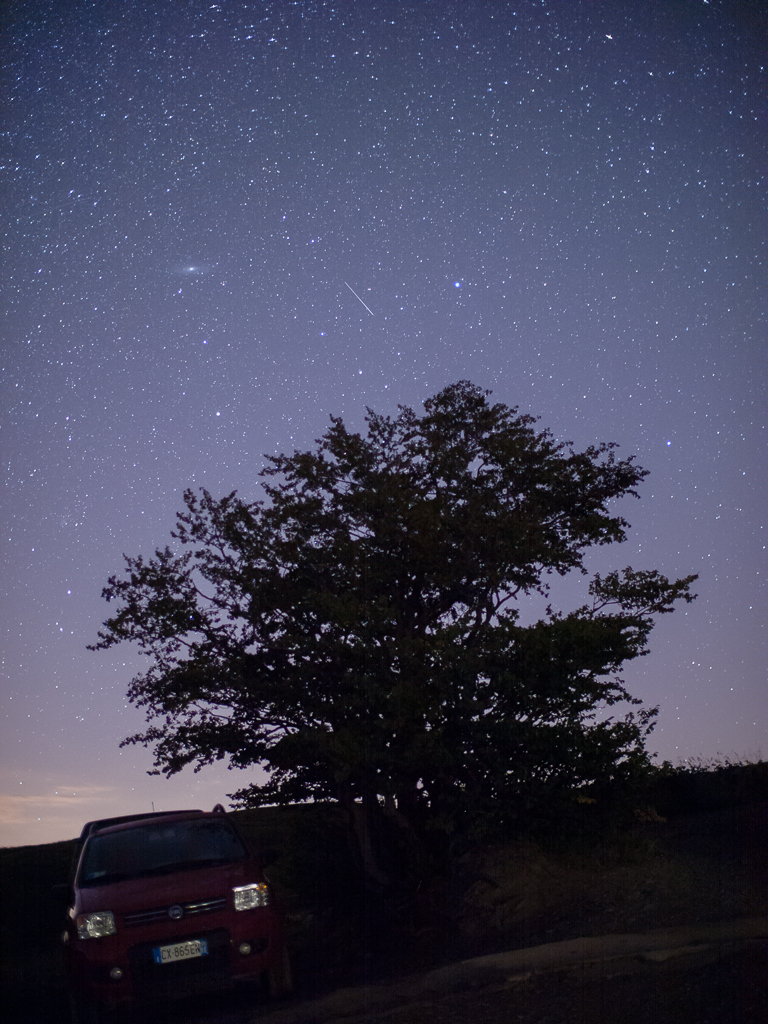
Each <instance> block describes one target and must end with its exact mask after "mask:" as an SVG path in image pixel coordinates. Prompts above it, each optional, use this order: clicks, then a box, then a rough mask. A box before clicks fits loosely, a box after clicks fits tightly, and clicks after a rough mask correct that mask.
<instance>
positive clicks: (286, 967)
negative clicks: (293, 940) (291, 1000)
mask: <svg viewBox="0 0 768 1024" xmlns="http://www.w3.org/2000/svg"><path fill="white" fill-rule="evenodd" d="M264 980H265V982H266V989H267V996H268V998H269V999H287V998H288V996H289V995H290V994H291V992H292V991H293V976H292V974H291V958H290V957H289V955H288V950H287V949H286V948H285V946H283V952H282V956H281V958H280V964H279V966H277V967H273V968H271V969H270V970H269V971H267V972H266V975H265V979H264Z"/></svg>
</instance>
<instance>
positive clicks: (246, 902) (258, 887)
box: [232, 882, 269, 910]
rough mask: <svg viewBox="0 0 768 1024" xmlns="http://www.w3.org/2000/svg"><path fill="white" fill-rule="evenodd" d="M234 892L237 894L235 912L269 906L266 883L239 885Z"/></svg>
mask: <svg viewBox="0 0 768 1024" xmlns="http://www.w3.org/2000/svg"><path fill="white" fill-rule="evenodd" d="M232 892H233V893H234V894H235V910H253V908H254V907H266V906H267V905H268V904H269V888H268V886H267V884H266V882H253V883H252V884H251V885H238V886H236V887H235V888H234V889H233V890H232Z"/></svg>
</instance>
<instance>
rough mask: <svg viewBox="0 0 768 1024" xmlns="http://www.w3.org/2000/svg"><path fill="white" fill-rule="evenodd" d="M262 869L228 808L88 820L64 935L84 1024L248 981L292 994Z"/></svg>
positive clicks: (280, 919)
mask: <svg viewBox="0 0 768 1024" xmlns="http://www.w3.org/2000/svg"><path fill="white" fill-rule="evenodd" d="M262 868H263V859H260V858H258V857H255V856H254V855H253V854H252V853H251V852H250V851H249V849H248V847H247V845H246V843H245V841H244V840H243V838H242V837H241V836H240V835H239V833H238V832H237V830H236V828H235V827H234V825H233V824H232V822H231V821H230V820H229V818H228V817H227V816H226V814H225V813H224V809H223V807H221V805H220V804H217V806H216V807H215V808H214V809H213V811H212V812H210V813H206V812H203V811H173V812H164V813H159V814H152V815H131V816H127V817H122V818H108V819H105V820H102V821H93V822H89V823H88V824H87V825H86V826H85V827H84V828H83V831H82V834H81V836H80V845H79V856H78V857H77V865H76V868H75V873H74V877H73V882H72V884H71V886H70V887H69V899H70V905H69V911H68V921H67V930H66V933H65V936H64V941H65V944H66V951H67V961H68V970H69V977H70V982H71V990H72V994H73V1005H74V1006H75V1008H76V1009H75V1016H76V1019H77V1016H78V1014H80V1015H81V1016H84V1017H88V1015H89V1014H92V1013H93V1012H94V1008H96V1007H98V1006H99V1005H101V1006H104V1007H108V1006H114V1005H115V1004H118V1003H122V1002H128V1001H131V1000H133V1001H146V1000H149V1001H155V1000H157V999H159V998H163V997H171V998H172V997H175V996H184V995H189V994H190V993H195V992H199V991H205V990H210V989H212V988H213V989H218V988H221V987H228V986H229V985H230V983H232V982H235V981H240V980H248V979H253V980H258V981H261V982H263V983H265V985H266V987H267V989H268V992H269V994H270V995H272V996H281V995H283V994H285V993H286V992H287V991H288V990H289V988H290V972H289V967H288V959H287V955H286V949H285V934H284V915H283V912H282V909H281V907H280V906H279V905H278V904H277V902H276V901H275V899H274V897H273V894H272V891H271V888H270V886H269V884H268V883H267V881H266V879H265V877H264V873H263V870H262ZM78 1007H80V1008H81V1009H80V1010H79V1011H78V1009H77V1008H78Z"/></svg>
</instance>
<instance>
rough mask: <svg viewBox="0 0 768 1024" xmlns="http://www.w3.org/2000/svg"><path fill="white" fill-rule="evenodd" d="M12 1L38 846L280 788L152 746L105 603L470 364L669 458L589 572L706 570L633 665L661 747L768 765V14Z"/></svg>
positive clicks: (10, 832)
mask: <svg viewBox="0 0 768 1024" xmlns="http://www.w3.org/2000/svg"><path fill="white" fill-rule="evenodd" d="M3 14H4V19H5V22H4V27H3V40H2V42H3V51H4V65H5V77H4V94H5V100H6V102H5V118H4V124H5V131H4V134H3V161H2V162H3V169H2V173H3V175H4V195H5V203H4V211H5V212H4V214H3V221H4V235H5V239H4V240H5V243H6V244H5V256H4V267H3V283H4V285H5V288H4V304H3V316H4V330H3V332H2V360H1V361H0V365H1V366H2V375H1V384H0V387H1V388H2V390H1V392H0V393H1V395H2V404H1V407H0V415H1V417H2V419H1V421H0V423H1V426H0V445H1V446H2V464H3V481H4V490H3V527H4V530H5V533H4V534H3V537H2V540H3V553H2V587H1V588H0V589H1V590H2V599H3V609H2V631H3V652H2V653H3V663H2V682H1V684H0V685H1V686H2V694H3V718H2V731H0V749H1V751H2V752H1V753H0V793H1V794H2V796H0V801H1V802H0V845H17V844H22V843H36V842H44V841H50V840H56V839H64V838H69V837H71V836H72V835H75V834H76V833H77V832H78V831H79V829H80V826H81V825H82V823H83V822H84V821H85V820H87V819H88V818H93V817H98V816H106V815H109V814H120V813H129V812H132V811H140V810H145V809H146V810H149V809H151V804H152V802H154V806H155V808H156V809H161V808H168V807H174V806H177V807H185V806H193V807H203V808H206V809H208V808H210V806H212V805H213V804H214V803H215V802H217V801H219V800H221V801H224V800H225V794H226V793H228V792H232V791H234V790H235V789H237V788H239V787H241V786H243V785H245V784H246V783H247V782H248V781H250V779H251V778H252V777H254V776H253V773H246V775H245V776H244V775H243V774H240V773H232V772H228V771H227V770H226V768H225V767H223V766H221V767H219V768H209V769H206V770H205V771H203V772H201V773H200V774H197V775H195V774H194V773H193V772H192V771H191V770H188V771H185V772H183V773H182V774H181V775H179V776H176V777H174V778H173V779H172V780H170V781H166V780H165V779H163V778H150V777H148V776H147V774H146V771H147V769H148V768H150V767H151V754H150V752H149V751H145V750H143V749H141V748H135V747H130V748H126V749H124V750H120V749H119V746H118V744H119V742H120V740H121V739H122V738H123V737H125V736H126V735H128V734H129V733H132V732H135V731H137V730H139V729H141V728H142V725H143V722H144V719H143V715H142V714H141V713H140V712H139V711H137V710H136V709H134V708H132V707H130V706H128V705H127V702H126V699H125V693H126V690H127V686H128V683H129V681H130V679H131V677H132V676H133V674H134V673H135V672H136V671H138V670H140V669H142V668H143V665H142V661H143V659H142V658H141V657H140V656H139V655H138V654H137V653H136V652H135V651H133V650H131V649H129V648H128V647H125V648H117V649H113V650H111V651H108V652H104V653H98V654H94V653H91V652H89V651H87V650H86V645H87V644H89V643H93V642H94V641H95V639H96V634H97V631H98V628H99V625H100V623H101V622H102V621H103V620H104V618H105V617H106V616H107V614H108V613H109V609H108V607H107V605H106V604H105V603H104V601H103V600H102V598H101V596H100V595H101V588H102V586H103V585H104V584H105V583H106V579H107V577H108V575H109V574H111V573H113V572H119V571H121V569H122V565H123V563H122V553H123V552H125V553H127V554H131V555H137V554H139V553H143V554H145V555H150V554H151V553H152V552H153V551H154V549H155V548H156V547H162V546H165V544H166V543H169V542H170V530H171V529H172V527H173V524H174V518H175V512H176V511H177V510H179V509H180V508H181V507H182V493H183V491H184V489H185V488H187V487H205V488H207V489H208V490H209V491H211V492H212V493H213V494H214V495H215V496H221V495H223V494H225V493H228V492H230V491H232V490H235V489H237V490H238V492H239V493H240V495H241V496H243V497H245V498H249V499H250V498H256V497H257V496H258V495H259V481H258V473H259V470H260V469H261V468H262V466H263V465H264V458H263V454H264V453H273V454H274V453H277V452H282V451H288V452H290V451H293V449H294V448H298V449H307V448H310V447H312V446H313V444H314V440H315V439H316V438H318V437H319V436H320V435H321V434H322V433H323V432H324V431H325V429H326V428H327V426H329V423H330V421H329V415H330V414H334V415H341V416H343V417H344V419H345V421H346V422H347V424H348V425H350V426H351V427H353V428H355V429H360V428H362V427H363V424H364V420H363V417H364V414H365V407H366V406H370V407H371V408H373V409H375V410H376V411H378V412H381V413H386V414H395V413H396V412H397V405H398V403H401V404H405V405H410V406H412V407H414V409H415V410H416V411H417V412H419V413H421V412H422V405H421V403H422V402H423V400H424V399H425V398H427V397H429V396H431V395H433V394H435V393H436V392H437V391H439V390H440V389H442V388H443V387H445V386H446V385H448V384H451V383H454V382H455V381H457V380H460V379H468V380H470V381H472V382H473V383H474V384H476V385H479V386H481V387H483V388H488V389H490V390H492V391H493V401H501V402H504V403H506V404H508V405H511V406H518V407H519V410H520V412H525V413H533V414H534V415H538V416H540V417H541V421H540V423H541V426H542V427H548V428H550V429H551V430H552V432H553V433H554V435H555V436H556V437H557V438H559V439H561V440H565V439H570V440H573V442H574V443H575V444H576V446H577V447H584V446H586V445H589V444H593V443H596V442H599V441H616V442H618V443H619V445H620V448H619V451H618V454H619V456H620V457H626V456H627V455H629V454H632V453H636V456H637V461H638V463H639V464H640V465H641V466H643V467H645V468H647V469H649V470H650V471H651V475H650V476H649V477H648V478H647V480H646V481H645V482H644V483H643V485H642V487H641V500H640V501H635V500H633V499H627V500H626V501H625V502H624V503H622V505H620V506H618V507H617V508H618V510H620V511H621V513H622V514H624V515H626V517H627V518H628V519H629V521H630V522H631V523H632V530H631V531H630V537H629V540H628V541H627V542H626V543H625V544H624V545H623V546H621V547H618V546H613V547H611V548H608V549H600V551H599V552H597V553H596V555H595V557H594V558H592V560H591V562H590V565H591V567H593V568H596V569H598V570H600V571H604V570H605V569H606V568H608V567H615V568H620V567H623V566H625V565H632V566H633V567H634V568H636V569H650V568H656V569H659V570H660V571H662V572H664V573H665V574H666V575H668V576H670V577H675V578H677V577H679V576H685V575H688V574H689V573H694V572H695V573H699V574H700V579H699V581H698V583H697V584H696V586H695V589H696V590H697V591H698V593H699V599H698V600H697V601H696V602H695V603H694V604H692V605H690V606H685V607H684V608H683V609H680V610H678V611H677V612H676V613H675V614H673V615H670V616H665V617H664V618H663V620H662V621H661V623H660V624H659V626H658V627H657V629H656V630H655V631H654V633H653V634H652V637H651V646H652V653H651V654H650V655H649V656H648V657H646V658H643V659H640V660H639V661H638V662H636V663H635V664H633V665H632V666H630V667H629V668H628V670H627V672H626V674H625V678H626V681H627V685H628V687H629V689H630V691H631V692H632V693H634V694H635V695H637V696H639V697H641V698H642V699H643V700H644V701H645V702H646V703H648V704H651V705H653V704H657V703H658V704H660V705H661V713H660V717H659V724H658V726H657V729H656V731H655V733H654V734H653V735H652V737H651V743H650V748H651V750H652V751H658V755H659V758H667V759H669V760H672V761H673V762H676V761H677V760H679V759H682V758H696V757H703V758H711V757H715V756H716V755H718V754H720V755H726V756H730V757H735V758H744V757H750V758H755V757H758V756H761V755H763V756H764V755H765V754H766V752H767V751H766V743H765V737H766V691H765V687H764V678H765V640H764V628H763V625H764V603H763V602H764V592H763V591H762V589H761V571H762V570H763V568H764V539H763V537H762V535H761V528H762V520H763V515H762V514H761V513H762V512H763V510H764V509H765V507H766V494H765V490H766V487H765V480H766V474H765V460H764V458H763V457H762V455H759V454H758V448H759V442H758V433H759V430H760V427H761V426H762V421H763V412H764V407H763V408H761V401H760V400H761V397H762V396H764V394H765V370H764V359H763V356H764V352H763V351H760V352H759V350H762V349H763V345H762V344H761V342H762V339H763V335H762V334H761V329H760V326H759V298H760V293H761V292H762V291H763V288H764V285H765V279H764V276H763V270H762V264H761V259H760V255H761V252H760V250H761V244H762V242H763V239H764V237H765V222H764V220H763V213H762V207H761V204H760V184H759V181H760V173H761V170H762V152H761V146H760V133H761V127H760V125H759V118H760V117H762V108H763V102H764V101H763V97H762V96H761V94H760V91H759V85H758V76H759V73H760V70H761V69H760V67H759V64H760V59H761V55H762V50H763V42H762V41H764V38H765V29H766V24H765V21H764V20H763V19H762V14H761V4H759V3H746V2H737V0H710V2H707V0H663V2H662V0H659V2H654V0H605V2H597V0H593V2H576V0H572V2H565V0H561V2H543V0H541V2H537V0H529V2H525V0H517V2H508V3H507V2H501V0H499V2H493V0H466V2H458V0H457V2H451V0H414V2H400V0H381V2H366V0H359V2H352V0H347V2H340V3H331V2H328V3H319V2H317V3H316V2H301V3H291V2H287V0H278V2H261V3H260V2H255V0H250V2H243V0H221V2H219V3H211V2H210V0H205V2H197V0H174V2H172V3H171V2H167V0H156V2H154V3H151V2H134V0H58V2H52V0H26V2H24V0H22V2H7V3H6V4H5V5H4V10H3ZM763 14H764V11H763ZM761 40H762V41H761ZM579 585H581V584H579ZM576 591H577V586H576V584H575V583H569V584H567V585H566V586H565V587H564V588H562V590H561V592H560V595H561V596H560V598H559V599H561V600H562V601H563V602H564V604H563V606H564V607H569V606H572V605H573V604H574V603H575V602H576V601H577V594H576Z"/></svg>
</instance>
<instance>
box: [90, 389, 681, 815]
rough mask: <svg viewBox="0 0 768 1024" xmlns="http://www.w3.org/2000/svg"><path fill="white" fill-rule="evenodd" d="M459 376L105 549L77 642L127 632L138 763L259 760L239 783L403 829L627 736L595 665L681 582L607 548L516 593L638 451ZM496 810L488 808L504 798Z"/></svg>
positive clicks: (613, 760)
mask: <svg viewBox="0 0 768 1024" xmlns="http://www.w3.org/2000/svg"><path fill="white" fill-rule="evenodd" d="M489 394H490V393H489V392H483V391H481V390H480V389H478V388H476V387H474V386H473V385H471V384H470V383H468V382H466V381H462V382H459V383H458V384H455V385H453V386H451V387H448V388H446V389H445V390H443V391H442V392H440V393H439V394H437V395H435V396H434V397H433V398H431V399H429V400H428V401H426V402H425V403H424V408H425V412H424V415H423V416H417V415H416V414H415V413H414V412H413V411H412V410H411V409H409V408H405V407H400V411H399V414H398V415H397V416H396V417H395V418H389V417H385V416H380V415H377V414H376V413H374V412H372V411H371V410H368V416H367V420H366V422H367V432H366V433H365V434H359V433H353V432H350V431H349V430H348V429H347V428H346V427H345V425H344V423H343V422H342V420H341V419H338V418H334V417H332V418H331V426H330V428H329V429H328V431H327V432H326V433H325V435H324V436H323V437H322V438H321V439H320V440H319V441H318V442H317V446H316V448H315V449H313V450H311V451H305V452H295V453H294V454H293V455H290V456H289V455H281V456H279V457H276V458H272V457H270V465H269V467H268V468H267V469H266V470H264V471H263V474H262V476H263V478H264V490H265V492H266V497H265V500H264V501H257V502H250V503H249V502H244V501H242V500H241V499H239V498H238V497H237V494H236V492H233V493H232V494H229V495H227V496H226V497H223V498H220V499H216V498H214V497H212V496H211V495H210V494H209V493H207V492H206V491H202V492H201V493H200V494H196V493H193V492H192V491H187V492H186V493H185V496H184V501H185V505H186V510H185V511H184V512H182V513H180V514H179V515H178V520H177V526H176V529H175V531H173V533H172V536H173V538H174V539H175V541H176V549H175V550H172V549H171V548H165V549H164V550H159V551H157V552H156V553H155V555H154V557H153V558H150V559H149V560H144V559H143V558H142V557H141V556H139V557H137V558H130V557H126V572H125V575H123V576H113V577H111V578H110V579H109V581H108V584H107V586H106V587H105V589H104V592H103V593H104V597H105V598H106V599H107V601H110V602H115V603H116V604H117V610H116V613H115V614H114V616H113V617H112V618H110V619H108V621H107V622H106V623H105V624H104V627H103V629H102V630H101V631H100V633H99V638H100V639H99V642H98V644H96V645H95V646H96V648H108V647H111V646H112V645H114V644H117V643H120V642H123V641H135V642H136V643H138V645H139V646H140V647H141V648H142V649H143V651H144V652H145V653H146V654H147V655H148V656H149V659H150V664H149V668H148V670H147V671H146V672H145V673H143V674H142V675H139V676H137V677H136V678H135V679H134V680H133V681H132V683H131V686H130V691H129V697H130V700H131V701H132V702H133V703H134V704H136V705H137V706H139V707H142V708H144V709H145V710H146V713H147V721H148V728H147V729H146V731H145V732H143V733H139V734H137V735H135V736H131V737H129V738H128V739H127V740H126V741H125V742H126V743H140V744H144V745H150V746H152V747H153V749H154V755H155V766H156V770H157V771H158V772H163V773H165V774H166V775H172V774H173V773H175V772H178V771H179V770H180V769H182V768H183V767H184V766H186V765H194V766H196V767H198V768H199V767H201V766H202V765H205V764H209V763H211V762H213V761H216V760H219V759H225V760H227V761H228V762H229V763H230V764H231V765H232V766H237V767H249V766H255V765H262V766H264V767H266V768H267V769H268V771H269V781H268V782H267V783H266V784H265V785H263V786H259V787H252V788H250V789H249V790H245V791H241V792H240V793H239V794H236V796H239V797H240V798H241V799H244V800H248V801H250V802H251V803H273V802H287V801H296V800H302V799H307V798H315V799H333V800H338V801H340V802H342V803H343V804H344V805H345V806H347V807H348V808H350V809H351V810H354V809H355V807H358V808H359V807H363V808H365V809H367V812H369V813H377V814H378V813H380V814H390V815H392V816H395V817H397V819H398V820H399V821H400V822H401V823H403V824H408V825H410V826H412V827H415V828H420V829H423V828H426V827H428V826H429V825H430V824H431V825H433V826H434V825H441V824H442V825H447V824H449V823H451V822H454V823H455V821H456V820H457V819H459V818H461V817H462V816H466V815H471V814H473V813H477V812H478V811H480V810H482V809H483V808H490V807H504V808H507V810H509V809H510V808H515V807H520V806H524V805H526V804H527V803H528V802H529V801H530V800H532V799H537V798H540V797H541V796H542V795H546V794H548V793H553V792H556V791H558V790H562V789H569V788H573V787H576V786H578V785H580V784H582V783H586V782H590V781H593V780H595V779H597V778H605V777H610V776H615V775H616V774H617V773H621V772H622V771H624V770H627V768H628V766H631V765H632V764H633V763H643V762H644V761H645V759H646V757H647V755H646V752H645V738H646V736H647V733H648V732H649V731H650V729H651V727H652V724H653V716H654V714H655V709H650V710H642V709H641V710H639V711H635V712H629V713H627V714H624V715H623V716H621V717H619V718H609V717H606V715H605V714H604V713H603V709H606V708H611V707H612V706H614V705H616V704H619V703H620V702H629V703H633V704H639V701H636V700H634V699H633V698H632V697H631V696H630V695H629V693H628V692H627V690H626V689H625V686H624V683H623V681H622V680H621V678H620V676H619V672H620V669H621V666H622V665H624V664H625V663H626V662H628V661H631V660H632V659H634V658H637V657H639V656H641V655H643V654H645V653H646V651H647V641H648V637H649V634H650V632H651V629H652V626H653V623H654V621H655V618H656V616H658V615H661V614H665V613H667V612H670V611H671V610H672V608H673V605H674V604H675V602H676V601H678V600H683V601H686V602H689V601H691V600H693V595H691V594H690V586H691V584H692V582H693V580H695V579H696V577H695V576H689V577H687V578H686V579H682V580H678V581H676V582H670V581H669V580H668V579H666V578H665V577H664V576H662V575H660V574H659V573H658V572H656V571H635V570H633V569H631V568H627V569H625V570H623V571H621V572H619V571H617V572H610V573H608V574H607V575H605V576H604V577H601V576H599V575H598V576H595V577H594V578H593V579H592V580H591V582H590V583H589V598H588V600H587V602H586V603H585V604H584V605H583V606H582V607H579V608H576V609H575V610H573V611H571V612H569V613H567V614H565V613H562V612H558V611H555V610H553V609H552V608H547V611H546V614H544V615H543V617H542V618H540V619H539V621H536V622H534V623H532V624H531V623H530V622H529V623H527V624H526V623H525V622H521V615H520V607H521V602H522V601H523V599H524V598H526V597H531V596H534V595H542V594H543V595H547V594H548V586H549V582H550V580H551V579H552V578H553V576H558V575H559V576H565V575H567V574H568V573H571V572H577V573H578V572H586V570H585V568H584V564H583V560H584V556H585V553H586V552H587V551H588V550H589V549H590V548H591V547H593V546H595V545H606V544H612V543H618V542H621V541H623V540H624V539H625V535H626V530H627V527H628V524H627V522H626V521H625V520H624V518H623V517H622V516H620V515H617V514H614V513H612V512H611V510H610V506H611V504H612V503H613V502H614V501H615V500H616V499H619V498H622V497H623V496H626V495H636V494H637V491H636V489H637V486H638V485H639V483H640V482H641V481H642V479H643V478H644V477H645V475H646V472H645V471H644V470H642V469H640V468H639V467H637V466H636V465H635V464H634V462H633V459H632V458H631V457H630V458H628V459H624V460H620V459H617V458H616V455H615V452H614V447H615V446H614V445H612V444H601V445H598V446H594V447H589V448H587V449H586V450H584V451H575V450H574V449H573V446H572V445H571V444H570V443H563V444H560V443H557V442H556V441H555V440H554V438H553V437H552V435H551V433H550V432H549V431H547V430H538V429H537V428H536V426H535V423H536V421H535V420H534V418H533V417H531V416H527V415H522V414H519V413H518V411H517V409H514V408H508V407H507V406H504V405H502V404H491V403H490V402H489ZM510 813H511V812H510Z"/></svg>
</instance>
